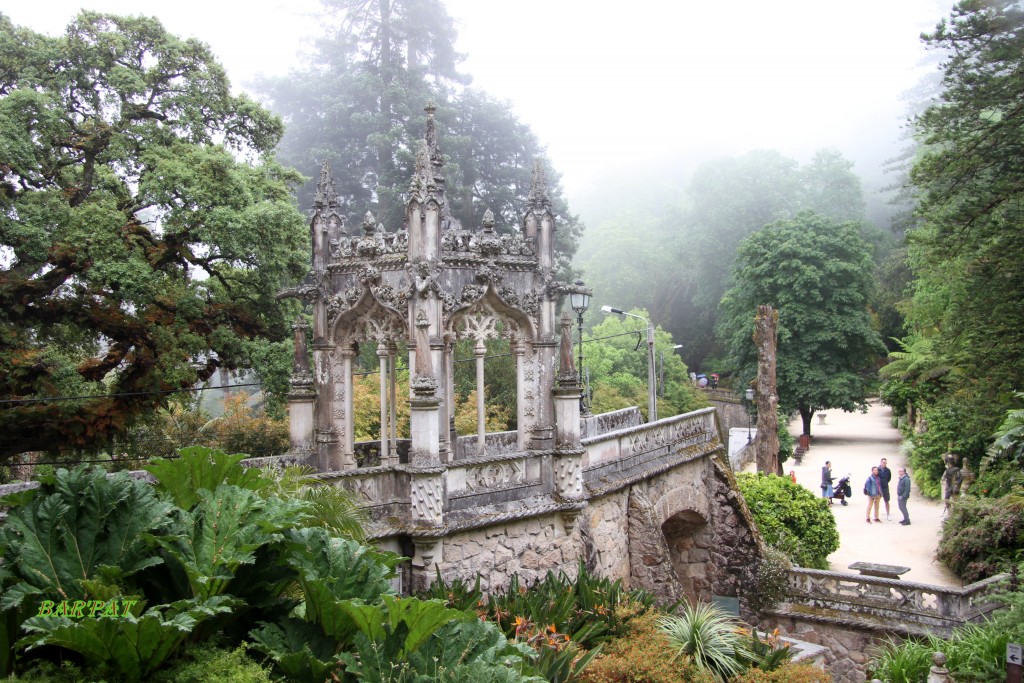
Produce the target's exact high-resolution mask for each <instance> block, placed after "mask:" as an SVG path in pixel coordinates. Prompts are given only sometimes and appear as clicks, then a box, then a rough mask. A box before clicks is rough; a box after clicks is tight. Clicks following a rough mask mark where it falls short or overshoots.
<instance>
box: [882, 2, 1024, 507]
mask: <svg viewBox="0 0 1024 683" xmlns="http://www.w3.org/2000/svg"><path fill="white" fill-rule="evenodd" d="M1022 27H1024V10H1022V8H1021V7H1020V5H1019V3H1016V2H1012V1H1010V0H995V1H993V2H984V3H982V2H961V3H958V4H957V5H956V6H955V7H954V8H953V9H952V11H951V14H950V17H949V18H948V19H945V20H943V21H942V22H941V23H939V24H938V25H937V26H936V28H935V30H934V31H933V32H931V33H930V34H928V35H926V36H924V39H925V41H926V42H927V43H928V44H929V45H930V46H931V47H934V48H937V49H938V50H939V51H941V52H942V53H943V54H944V55H945V56H946V60H945V61H944V62H943V64H942V92H941V93H940V95H939V97H936V98H935V99H934V100H933V104H931V106H929V107H928V108H927V110H925V111H924V112H923V113H922V114H921V115H920V116H919V117H917V119H916V121H915V129H916V130H915V134H916V136H917V138H918V139H919V140H920V141H921V144H922V148H921V153H920V154H919V155H918V157H917V159H916V161H915V163H914V167H913V170H912V172H911V180H912V182H913V185H914V186H915V191H916V194H917V197H918V199H919V206H918V209H917V212H916V215H917V217H918V222H917V224H916V226H915V227H914V228H913V229H912V230H910V231H909V232H908V236H907V243H908V244H907V260H908V263H909V265H910V267H911V269H912V273H913V277H914V280H913V287H912V292H911V293H912V296H911V298H910V301H909V305H907V306H906V307H905V309H906V311H907V321H908V330H909V332H908V335H907V337H906V338H905V339H904V340H903V344H902V347H903V351H904V353H905V355H902V356H897V357H896V358H894V361H895V362H896V363H897V364H898V369H900V370H906V371H907V373H906V374H909V375H910V377H909V380H910V381H912V383H913V384H914V386H915V388H916V389H918V391H919V395H918V396H917V397H916V398H917V400H916V401H915V405H916V404H921V403H923V404H925V405H919V406H917V407H921V408H922V409H923V410H922V414H923V417H924V419H925V420H926V421H927V424H928V431H927V432H925V433H924V434H922V435H920V437H917V436H915V438H914V441H915V447H916V448H915V454H914V457H915V459H916V460H917V462H918V465H917V466H918V467H919V468H922V469H923V471H921V470H920V469H919V470H918V471H915V479H918V474H923V475H924V476H923V483H924V486H922V488H923V489H924V490H925V492H926V493H931V494H935V493H937V489H938V487H937V486H936V485H935V484H934V482H935V481H937V475H938V474H939V473H941V469H942V465H941V462H939V461H938V460H936V456H937V455H938V454H940V453H942V452H943V449H944V448H945V445H946V443H947V442H952V443H954V445H955V446H954V447H955V452H956V453H958V454H961V455H963V456H964V457H965V458H966V459H967V461H968V462H969V463H970V464H971V466H972V469H973V470H974V471H975V472H977V471H978V468H977V467H978V465H979V463H980V461H981V459H982V458H983V457H984V455H985V453H986V451H987V450H988V448H989V445H990V444H989V435H991V434H992V433H993V432H995V431H996V430H997V429H998V426H999V424H1000V422H1002V421H1003V420H1004V419H1005V418H1006V414H1007V411H1008V410H1010V409H1012V408H1014V407H1015V405H1016V403H1018V402H1019V399H1017V398H1015V392H1017V391H1019V390H1020V388H1021V386H1024V363H1022V358H1024V330H1022V329H1021V326H1020V325H1018V324H1017V323H1016V321H1018V320H1020V319H1021V315H1022V314H1024V303H1022V302H1024V279H1022V278H1021V277H1020V276H1019V274H1020V273H1021V272H1024V235H1022V234H1021V231H1020V230H1019V228H1018V226H1019V225H1020V221H1021V219H1022V217H1024V213H1022V207H1024V205H1022V203H1021V197H1022V193H1024V190H1022V188H1024V183H1022V182H1021V181H1022V178H1024V164H1022V162H1021V159H1020V156H1019V154H1018V144H1019V140H1020V137H1021V131H1022V127H1024V114H1022V112H1021V110H1020V108H1019V103H1018V102H1017V98H1016V96H1015V95H1014V93H1015V92H1017V89H1018V88H1019V87H1021V84H1022V82H1024V81H1022V74H1024V56H1022V55H1024V51H1022V49H1021V48H1022V41H1024V38H1022V36H1024V33H1022V31H1021V29H1022ZM900 374H901V375H902V374H904V373H900ZM933 427H938V431H939V432H941V435H940V436H938V437H934V436H932V435H931V433H932V431H933ZM919 451H920V452H919Z"/></svg>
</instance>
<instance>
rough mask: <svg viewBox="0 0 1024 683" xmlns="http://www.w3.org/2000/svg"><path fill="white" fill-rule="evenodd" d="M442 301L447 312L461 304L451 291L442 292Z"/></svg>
mask: <svg viewBox="0 0 1024 683" xmlns="http://www.w3.org/2000/svg"><path fill="white" fill-rule="evenodd" d="M441 303H442V306H443V307H444V312H445V313H451V312H452V311H454V310H455V308H456V307H457V306H458V305H459V302H458V300H456V298H455V295H454V294H452V293H451V292H444V293H442V294H441Z"/></svg>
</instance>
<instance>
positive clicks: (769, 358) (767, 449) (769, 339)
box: [754, 306, 782, 474]
mask: <svg viewBox="0 0 1024 683" xmlns="http://www.w3.org/2000/svg"><path fill="white" fill-rule="evenodd" d="M778 326H779V312H778V311H776V310H775V309H773V308H772V307H771V306H758V307H757V318H756V319H755V321H754V344H755V345H756V346H757V380H756V386H755V388H754V400H755V402H756V404H757V436H756V437H755V439H754V454H755V458H756V462H757V471H758V472H765V473H766V474H782V465H781V464H780V463H779V411H778V406H779V396H778V394H777V393H776V390H775V343H776V337H777V331H778Z"/></svg>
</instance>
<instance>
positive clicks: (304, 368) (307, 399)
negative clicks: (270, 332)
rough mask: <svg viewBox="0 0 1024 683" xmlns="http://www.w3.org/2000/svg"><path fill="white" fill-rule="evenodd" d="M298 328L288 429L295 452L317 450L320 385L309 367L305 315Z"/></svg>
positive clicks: (298, 323)
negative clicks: (316, 407)
mask: <svg viewBox="0 0 1024 683" xmlns="http://www.w3.org/2000/svg"><path fill="white" fill-rule="evenodd" d="M292 329H293V330H295V362H294V364H293V366H292V376H291V380H290V382H289V384H290V386H291V390H290V391H289V392H288V429H289V441H290V445H291V448H290V450H291V452H292V453H297V454H298V453H304V454H307V455H309V454H311V453H312V452H313V443H314V442H313V438H314V436H313V429H314V426H315V425H314V420H313V407H314V402H315V400H316V389H315V388H314V387H313V374H312V373H311V372H310V371H309V348H308V346H307V344H306V330H308V329H309V326H308V325H307V324H306V322H305V321H304V320H302V318H299V319H297V320H296V321H295V324H294V325H292ZM318 464H319V463H318Z"/></svg>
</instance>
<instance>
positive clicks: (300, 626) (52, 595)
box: [0, 447, 462, 681]
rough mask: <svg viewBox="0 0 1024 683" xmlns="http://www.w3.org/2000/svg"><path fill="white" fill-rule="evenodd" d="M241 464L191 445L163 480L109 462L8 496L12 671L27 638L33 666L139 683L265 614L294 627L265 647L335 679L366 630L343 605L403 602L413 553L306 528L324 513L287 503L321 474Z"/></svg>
mask: <svg viewBox="0 0 1024 683" xmlns="http://www.w3.org/2000/svg"><path fill="white" fill-rule="evenodd" d="M240 458H241V456H226V455H224V454H223V453H220V452H218V451H213V450H211V449H206V448H202V447H195V448H192V449H188V450H187V451H186V452H184V453H183V454H182V457H181V458H179V459H176V460H171V461H157V462H154V463H152V467H151V470H152V472H153V473H154V474H155V475H157V476H158V477H159V478H160V481H159V483H158V484H156V485H153V486H151V485H149V484H147V483H145V482H142V481H137V480H135V479H132V478H130V477H128V475H126V474H117V475H112V476H107V475H106V473H104V472H103V471H102V470H100V469H98V468H94V469H92V470H87V469H85V468H78V469H76V470H73V471H68V470H64V469H60V470H58V471H57V472H56V474H54V475H53V476H51V477H46V478H44V480H43V482H42V486H41V487H40V488H39V489H38V490H34V491H27V492H23V493H19V494H16V495H13V496H9V497H8V498H7V499H5V501H4V503H5V504H6V505H8V506H11V507H10V512H9V514H8V518H7V523H6V524H5V525H4V526H3V527H0V587H2V588H3V598H2V600H3V604H2V606H0V609H2V610H3V612H2V613H0V616H2V617H3V621H2V624H0V625H2V628H0V639H2V641H0V646H2V648H3V651H2V654H3V657H2V658H0V665H2V666H3V667H4V668H5V669H6V670H9V669H10V668H11V664H12V662H13V653H14V647H13V645H12V643H13V641H14V639H15V638H16V637H18V635H19V634H20V635H21V636H22V637H21V640H20V641H19V642H18V644H17V648H18V649H20V650H25V651H29V654H30V656H32V655H35V654H36V653H37V652H38V653H39V655H40V656H45V657H52V656H62V657H67V656H68V655H69V653H70V651H73V652H76V653H78V655H79V656H80V657H81V658H82V660H83V661H84V662H85V664H86V667H87V668H86V671H87V672H88V673H87V675H92V674H93V673H98V674H100V675H107V674H116V675H118V676H120V677H123V678H125V679H126V680H138V679H139V678H140V677H142V676H147V677H148V676H150V675H151V674H152V673H153V672H155V671H156V670H157V669H158V668H160V667H163V666H165V664H166V663H169V662H171V660H172V659H173V658H174V657H175V656H177V655H178V653H179V652H180V650H181V649H182V646H183V644H184V643H185V642H186V640H187V639H193V640H194V641H196V642H202V641H204V640H205V639H207V638H208V637H209V636H210V635H211V634H218V635H220V636H222V637H224V638H226V639H227V641H226V642H227V643H228V644H229V645H238V644H240V642H241V640H240V639H241V637H242V636H244V635H245V634H246V632H247V631H249V630H250V629H252V628H253V626H255V624H256V622H257V621H258V620H267V619H279V620H280V625H279V624H276V623H274V624H271V625H269V626H266V627H265V628H264V629H263V630H262V631H261V632H260V633H259V634H258V635H261V636H263V642H264V643H268V644H269V645H267V646H266V647H263V651H264V652H267V653H269V654H274V653H276V652H278V651H283V652H284V653H285V654H286V655H287V656H288V657H290V659H287V660H286V659H281V660H280V661H279V662H278V668H279V669H282V670H285V669H287V668H288V666H289V665H292V666H293V668H294V669H296V670H298V671H302V670H303V669H302V667H303V666H305V671H306V672H307V673H308V674H309V675H308V676H307V677H306V679H307V680H319V681H323V680H326V678H327V677H328V676H329V674H330V673H331V672H332V671H334V670H336V669H337V667H338V666H339V664H338V659H337V657H336V656H335V654H336V652H337V650H338V649H339V648H340V647H341V645H342V644H345V643H348V644H349V645H350V644H351V643H350V641H346V640H345V637H346V636H348V635H351V634H352V633H355V631H356V623H355V622H354V621H353V613H351V612H346V609H349V607H350V606H346V605H344V604H343V601H344V600H346V599H347V598H365V599H366V601H367V602H368V603H369V602H373V601H377V600H379V598H380V596H381V595H382V594H385V593H388V592H390V591H391V585H390V581H389V579H390V578H391V577H392V576H393V575H394V567H395V565H396V564H397V563H398V561H400V559H401V558H398V557H397V556H395V555H393V554H391V553H384V552H380V551H377V550H372V549H369V548H365V547H363V546H361V545H359V544H358V543H356V542H354V541H350V540H345V539H342V538H338V537H335V536H332V535H331V534H330V533H329V532H328V531H326V530H325V529H324V528H319V527H318V528H306V527H305V526H304V524H305V523H306V522H307V521H310V522H313V521H316V520H315V519H314V516H315V515H319V514H320V513H321V511H318V510H317V509H316V506H315V505H314V504H313V503H311V502H306V501H304V500H302V496H301V495H300V496H299V497H297V498H290V497H287V498H286V497H282V495H286V494H287V493H288V492H290V491H296V490H297V491H301V490H302V489H304V488H305V487H306V486H307V484H306V483H305V477H306V475H303V474H302V473H301V472H299V471H291V472H287V473H285V474H284V475H281V476H276V475H273V474H272V473H270V472H261V471H260V470H255V469H249V470H246V469H244V468H242V467H241V466H240V465H239V464H238V461H239V459H240ZM279 494H281V495H279ZM172 501H177V502H179V503H180V506H178V505H175V504H173V502H172ZM321 502H325V501H321ZM326 502H327V503H330V501H329V500H328V501H326ZM328 507H330V506H329V505H328ZM324 516H326V515H324ZM290 586H298V587H299V588H300V589H302V590H303V591H304V593H303V597H304V598H305V601H304V602H303V603H301V604H299V605H298V608H297V609H296V610H295V614H296V617H288V616H286V615H287V613H288V611H289V610H291V609H292V608H293V607H294V606H295V605H296V602H297V601H295V600H293V599H291V598H289V597H287V595H286V591H288V590H289V589H290ZM43 598H46V599H52V600H54V601H59V600H62V599H69V600H75V599H80V600H87V599H88V600H91V599H95V600H109V599H115V598H122V599H128V598H131V599H132V600H135V601H136V602H135V603H134V604H135V609H134V610H133V612H132V613H130V614H120V615H119V616H118V617H116V618H115V617H112V616H105V615H104V614H103V613H98V614H97V615H96V616H95V617H93V616H91V615H90V617H89V618H82V619H77V618H72V617H71V616H69V615H63V613H61V615H60V616H57V615H54V616H47V615H41V616H40V615H36V611H37V607H38V600H41V599H43ZM307 605H308V609H307ZM416 609H418V605H410V606H408V608H407V609H406V612H407V613H409V614H414V613H415V610H416ZM307 614H308V616H309V621H306V620H304V619H303V618H302V617H305V616H306V615H307ZM458 614H462V613H461V612H458ZM406 621H407V622H408V623H410V624H414V625H418V624H419V623H421V622H415V620H412V619H407V620H406ZM325 629H327V630H328V631H329V632H330V633H331V634H332V635H330V636H328V635H327V634H326V633H325V632H324V631H325ZM414 632H415V629H414ZM317 634H319V635H317ZM296 644H298V645H296ZM275 648H277V649H275ZM257 649H260V648H257ZM307 652H308V654H309V657H306V659H305V660H303V655H305V654H306V653H307ZM314 660H320V661H321V662H322V663H323V666H322V667H321V668H320V669H319V670H315V671H314V667H313V666H312V664H314V663H315V661H314ZM257 670H258V667H257ZM5 673H6V671H5ZM314 673H315V674H318V675H313V674H314ZM183 675H184V674H183Z"/></svg>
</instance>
